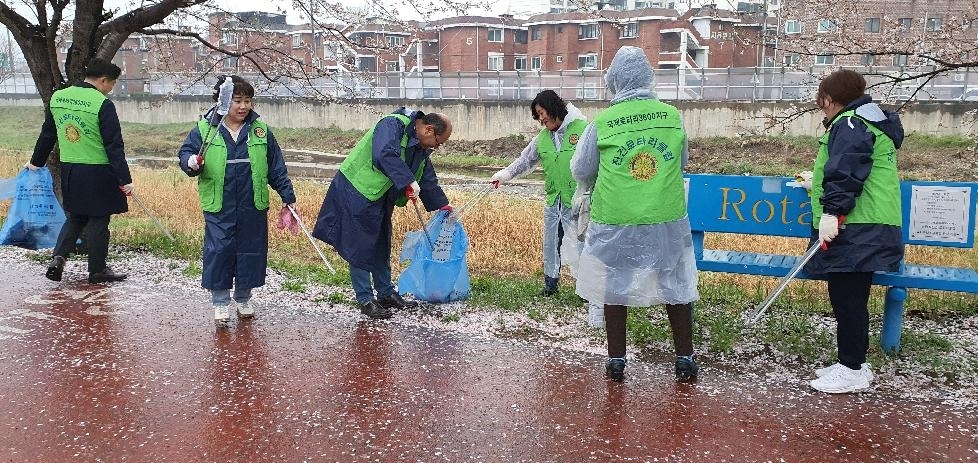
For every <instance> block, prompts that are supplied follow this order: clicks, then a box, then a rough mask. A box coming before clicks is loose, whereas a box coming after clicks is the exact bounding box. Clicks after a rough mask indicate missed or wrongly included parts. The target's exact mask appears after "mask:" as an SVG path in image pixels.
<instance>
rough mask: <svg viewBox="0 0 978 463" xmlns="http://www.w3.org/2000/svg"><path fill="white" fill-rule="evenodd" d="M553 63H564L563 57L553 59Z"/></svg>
mask: <svg viewBox="0 0 978 463" xmlns="http://www.w3.org/2000/svg"><path fill="white" fill-rule="evenodd" d="M554 61H555V62H557V63H563V62H564V55H557V57H556V58H554Z"/></svg>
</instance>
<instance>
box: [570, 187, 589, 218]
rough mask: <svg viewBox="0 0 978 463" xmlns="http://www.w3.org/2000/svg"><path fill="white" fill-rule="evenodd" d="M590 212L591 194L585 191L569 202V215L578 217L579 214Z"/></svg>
mask: <svg viewBox="0 0 978 463" xmlns="http://www.w3.org/2000/svg"><path fill="white" fill-rule="evenodd" d="M590 210H591V192H590V191H587V192H584V193H581V194H579V195H578V194H575V195H574V200H573V201H572V202H571V215H579V214H580V213H581V212H587V211H590Z"/></svg>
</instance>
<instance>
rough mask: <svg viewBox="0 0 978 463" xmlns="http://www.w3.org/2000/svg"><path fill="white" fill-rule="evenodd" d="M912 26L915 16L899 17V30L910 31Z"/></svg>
mask: <svg viewBox="0 0 978 463" xmlns="http://www.w3.org/2000/svg"><path fill="white" fill-rule="evenodd" d="M911 27H913V18H900V19H897V31H899V32H910V28H911Z"/></svg>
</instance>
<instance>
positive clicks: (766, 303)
mask: <svg viewBox="0 0 978 463" xmlns="http://www.w3.org/2000/svg"><path fill="white" fill-rule="evenodd" d="M845 220H846V216H844V215H841V216H839V228H840V229H842V228H845V227H844V226H843V225H842V223H843V222H845ZM819 248H821V249H822V250H823V251H828V249H829V246H828V244H827V243H826V242H824V241H822V240H818V241H816V242H815V244H813V245H812V246H811V247H810V248H808V251H805V255H803V256H801V259H799V260H798V263H797V264H795V266H794V267H791V270H790V271H789V272H788V274H787V275H785V276H784V278H782V279H781V281H779V282H778V285H777V286H775V287H774V290H773V291H771V294H768V295H767V297H766V298H764V300H763V301H761V303H760V304H758V305H757V307H755V308H754V314H753V315H751V316H750V318H748V319H747V326H750V325H753V324H754V323H757V321H758V320H760V319H761V316H762V315H764V312H766V311H767V308H768V307H770V306H771V304H772V303H774V300H775V299H777V297H778V296H780V295H781V293H782V292H783V291H784V289H785V288H787V287H788V283H791V280H793V279H794V278H795V276H797V275H798V272H800V271H801V269H802V267H804V266H805V264H807V263H808V261H810V260H812V257H813V256H815V253H816V252H818V250H819Z"/></svg>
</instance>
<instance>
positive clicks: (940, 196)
mask: <svg viewBox="0 0 978 463" xmlns="http://www.w3.org/2000/svg"><path fill="white" fill-rule="evenodd" d="M970 193H971V189H970V188H967V187H943V186H922V185H914V186H913V187H912V189H911V193H910V239H911V240H915V241H938V242H943V243H967V242H968V223H970V219H971V211H973V210H974V205H973V204H971V202H970V197H969V195H970Z"/></svg>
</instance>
